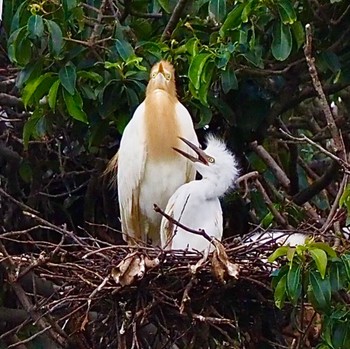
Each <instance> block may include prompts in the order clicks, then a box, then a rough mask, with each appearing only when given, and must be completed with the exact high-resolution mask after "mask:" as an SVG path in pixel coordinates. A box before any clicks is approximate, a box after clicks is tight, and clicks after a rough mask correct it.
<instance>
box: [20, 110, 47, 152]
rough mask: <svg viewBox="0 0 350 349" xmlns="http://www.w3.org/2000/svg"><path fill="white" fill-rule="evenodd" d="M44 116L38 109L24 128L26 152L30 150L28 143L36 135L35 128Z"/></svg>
mask: <svg viewBox="0 0 350 349" xmlns="http://www.w3.org/2000/svg"><path fill="white" fill-rule="evenodd" d="M42 117H43V115H42V113H41V110H40V109H36V110H35V111H34V113H33V114H32V115H31V116H30V118H29V119H28V120H27V121H26V123H25V124H24V127H23V146H24V149H25V150H28V143H29V139H30V137H31V136H32V135H33V134H34V133H35V128H36V125H37V123H38V122H39V120H40V118H42Z"/></svg>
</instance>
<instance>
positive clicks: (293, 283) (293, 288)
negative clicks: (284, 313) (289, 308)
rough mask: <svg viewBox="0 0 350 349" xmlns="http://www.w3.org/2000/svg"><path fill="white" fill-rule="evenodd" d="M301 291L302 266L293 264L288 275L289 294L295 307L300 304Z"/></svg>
mask: <svg viewBox="0 0 350 349" xmlns="http://www.w3.org/2000/svg"><path fill="white" fill-rule="evenodd" d="M301 289H302V280H301V266H300V265H297V264H293V265H292V267H291V268H290V269H289V271H288V273H287V293H288V297H289V299H290V301H291V302H292V304H293V305H296V304H297V303H298V299H299V297H300V295H301Z"/></svg>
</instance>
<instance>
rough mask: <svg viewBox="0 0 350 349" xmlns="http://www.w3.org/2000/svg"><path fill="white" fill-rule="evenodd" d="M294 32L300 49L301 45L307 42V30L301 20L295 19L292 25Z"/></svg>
mask: <svg viewBox="0 0 350 349" xmlns="http://www.w3.org/2000/svg"><path fill="white" fill-rule="evenodd" d="M291 28H292V33H293V37H294V40H295V43H296V46H297V49H298V50H299V49H300V47H301V46H303V45H304V42H305V30H304V27H303V25H302V23H301V22H300V21H295V22H294V23H293V24H292V25H291Z"/></svg>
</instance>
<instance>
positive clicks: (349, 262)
mask: <svg viewBox="0 0 350 349" xmlns="http://www.w3.org/2000/svg"><path fill="white" fill-rule="evenodd" d="M340 258H341V260H342V262H343V265H344V268H345V272H346V275H347V278H348V282H350V255H349V254H347V253H346V254H343V255H342V256H341V257H340Z"/></svg>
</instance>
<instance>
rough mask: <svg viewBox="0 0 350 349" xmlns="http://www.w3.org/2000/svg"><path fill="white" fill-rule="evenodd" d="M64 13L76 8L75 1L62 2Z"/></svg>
mask: <svg viewBox="0 0 350 349" xmlns="http://www.w3.org/2000/svg"><path fill="white" fill-rule="evenodd" d="M62 2H63V8H64V10H65V12H69V11H71V10H72V9H73V8H75V7H76V6H77V0H62Z"/></svg>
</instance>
